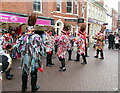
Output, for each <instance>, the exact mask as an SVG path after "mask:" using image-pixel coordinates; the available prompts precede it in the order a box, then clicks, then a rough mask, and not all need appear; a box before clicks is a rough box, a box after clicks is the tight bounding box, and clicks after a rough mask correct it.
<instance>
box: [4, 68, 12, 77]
mask: <svg viewBox="0 0 120 93" xmlns="http://www.w3.org/2000/svg"><path fill="white" fill-rule="evenodd" d="M10 70H11V69H10V68H9V69H8V71H6V72H5V76H6V77H8V76H10V75H11V74H10Z"/></svg>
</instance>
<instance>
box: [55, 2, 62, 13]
mask: <svg viewBox="0 0 120 93" xmlns="http://www.w3.org/2000/svg"><path fill="white" fill-rule="evenodd" d="M56 4H57V5H56V10H57V11H59V12H61V7H62V2H61V0H56Z"/></svg>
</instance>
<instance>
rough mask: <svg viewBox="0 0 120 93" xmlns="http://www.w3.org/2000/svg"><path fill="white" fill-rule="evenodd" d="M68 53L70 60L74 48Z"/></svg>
mask: <svg viewBox="0 0 120 93" xmlns="http://www.w3.org/2000/svg"><path fill="white" fill-rule="evenodd" d="M68 55H69V57H68V60H71V56H72V50H68Z"/></svg>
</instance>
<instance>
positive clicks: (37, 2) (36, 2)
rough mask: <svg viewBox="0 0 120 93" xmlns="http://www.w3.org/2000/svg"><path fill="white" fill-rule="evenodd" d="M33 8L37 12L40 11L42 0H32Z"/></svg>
mask: <svg viewBox="0 0 120 93" xmlns="http://www.w3.org/2000/svg"><path fill="white" fill-rule="evenodd" d="M33 10H34V11H37V12H42V0H34V1H33Z"/></svg>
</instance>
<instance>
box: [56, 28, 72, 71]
mask: <svg viewBox="0 0 120 93" xmlns="http://www.w3.org/2000/svg"><path fill="white" fill-rule="evenodd" d="M61 32H62V35H61V36H60V37H59V39H58V41H57V42H58V52H57V55H58V58H59V61H61V67H60V70H59V71H66V67H65V56H66V52H67V48H68V45H69V43H70V42H69V38H68V37H67V36H66V31H64V30H62V31H61Z"/></svg>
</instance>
